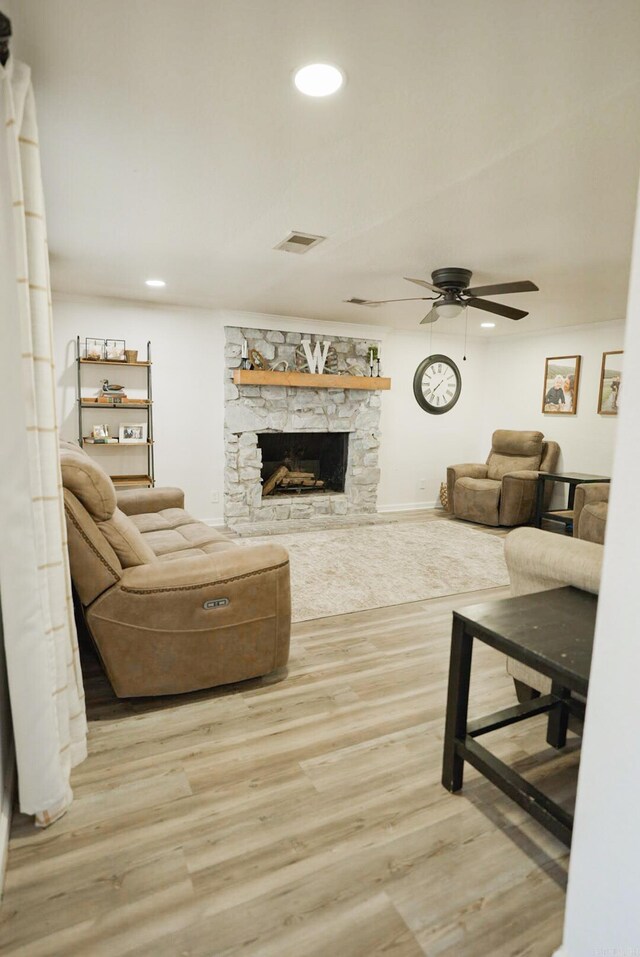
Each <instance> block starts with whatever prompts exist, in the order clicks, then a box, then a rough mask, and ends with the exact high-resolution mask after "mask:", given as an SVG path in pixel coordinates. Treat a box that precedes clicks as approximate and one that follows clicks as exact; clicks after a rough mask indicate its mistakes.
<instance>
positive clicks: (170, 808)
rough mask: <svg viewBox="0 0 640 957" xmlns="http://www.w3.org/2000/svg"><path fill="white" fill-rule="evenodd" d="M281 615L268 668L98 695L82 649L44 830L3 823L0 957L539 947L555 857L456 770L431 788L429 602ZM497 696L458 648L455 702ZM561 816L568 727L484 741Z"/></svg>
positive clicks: (435, 630) (100, 681)
mask: <svg viewBox="0 0 640 957" xmlns="http://www.w3.org/2000/svg"><path fill="white" fill-rule="evenodd" d="M506 594H507V590H506V589H502V588H501V589H492V590H488V591H487V590H486V591H483V592H478V593H476V594H475V595H472V594H467V595H464V596H460V595H458V596H454V597H450V598H440V599H434V600H431V601H425V602H417V603H413V604H409V605H399V606H395V607H391V608H384V609H377V610H375V611H369V612H360V613H357V614H353V615H344V616H341V617H337V618H326V619H321V620H317V621H311V622H304V623H302V624H299V625H296V626H294V633H293V641H292V653H291V661H290V666H289V671H288V674H287V675H286V677H284V678H282V677H281V678H280V679H279V680H275V681H252V682H248V683H245V684H243V685H240V686H234V687H232V688H229V689H224V690H217V691H211V692H206V693H199V694H194V695H189V696H185V697H181V698H171V699H156V700H151V701H138V702H127V701H118V700H117V699H116V698H115V697H114V696H113V694H112V692H111V691H110V688H109V685H108V684H107V682H106V680H105V679H104V677H103V675H102V673H101V671H100V669H99V666H98V664H97V662H96V661H95V659H94V658H93V656H92V655H91V654H86V653H85V656H84V657H85V668H86V675H87V679H86V685H87V699H88V702H89V719H90V738H89V743H90V755H89V758H88V760H87V761H86V762H85V763H84V764H83V765H82V766H81V767H79V768H78V769H77V770H76V771H75V772H74V775H73V789H74V794H75V801H74V804H73V806H72V808H71V810H70V811H69V813H68V814H67V815H66V816H65V818H63V819H62V820H61V821H60V822H58V823H57V824H56V825H55V826H54V827H52V828H51V829H49V830H46V831H39V832H37V831H35V829H34V828H33V826H32V824H31V822H30V820H27V819H26V818H23V817H21V816H20V815H17V816H16V818H15V819H14V825H13V831H12V839H11V844H10V852H9V866H8V872H7V880H6V889H5V899H4V903H3V905H2V908H1V910H0V952H1V953H2V954H3V955H4V957H18V955H20V957H45V955H46V957H62V955H64V957H120V955H125V954H126V955H129V957H142V955H145V957H147V955H153V957H232V955H255V957H299V955H304V957H375V955H383V954H384V955H391V954H393V955H394V957H414V955H424V954H426V955H429V957H489V955H490V957H525V955H526V957H549V955H550V954H551V953H553V950H554V948H555V947H556V946H558V945H559V943H560V941H561V924H562V917H563V909H564V889H565V882H566V873H567V852H566V849H565V848H564V847H563V846H562V845H561V844H559V843H558V842H557V841H556V840H555V839H554V838H552V837H551V836H550V835H549V834H548V833H547V832H546V831H545V830H544V829H543V828H541V827H540V826H539V825H537V824H536V823H535V822H534V821H533V820H532V819H531V818H530V817H529V816H528V815H526V814H525V813H524V812H523V811H521V810H520V809H519V808H517V807H516V806H515V805H513V804H512V803H511V802H510V801H509V800H508V799H507V798H506V797H504V796H502V795H501V794H500V792H498V791H497V790H496V789H495V788H494V787H493V786H492V785H491V784H489V782H487V781H485V780H484V779H482V778H481V777H479V776H478V775H477V774H476V773H475V772H473V771H472V770H468V771H467V773H466V781H465V787H464V789H463V791H462V792H461V793H460V794H458V795H451V794H448V793H447V792H446V791H445V790H444V789H443V788H442V786H441V785H440V762H441V750H442V733H443V715H444V704H445V693H446V676H447V670H448V644H449V642H448V638H449V632H450V620H451V609H452V608H455V607H462V606H463V605H465V604H469V603H472V602H475V601H484V600H487V599H489V598H491V597H505V596H506ZM514 700H515V698H514V692H513V686H512V684H511V681H510V679H508V678H507V676H506V674H505V671H504V659H503V658H502V657H501V656H499V655H498V654H497V653H496V652H493V651H492V650H491V649H488V648H487V647H486V646H482V645H478V646H477V653H476V655H475V660H474V678H473V687H472V708H471V714H472V716H473V715H477V714H482V713H485V712H487V711H490V710H494V709H495V708H497V707H500V706H501V705H504V704H507V703H509V704H510V703H512V702H513V701H514ZM486 740H487V742H488V743H489V744H490V745H491V747H492V748H493V749H494V750H495V751H496V753H498V754H499V755H500V756H502V757H504V758H505V759H506V760H508V761H510V762H513V763H514V764H515V765H516V766H517V767H518V768H519V769H520V770H521V771H523V773H526V775H527V776H528V777H529V778H530V779H531V780H534V781H536V782H537V783H538V784H541V786H542V787H544V788H545V789H546V790H547V791H548V792H549V793H550V794H552V795H553V796H554V797H555V798H556V800H560V802H561V803H564V804H565V806H567V807H571V805H572V801H573V795H574V792H575V782H576V776H577V764H578V751H577V747H576V741H575V739H570V744H569V746H568V747H567V749H566V750H565V752H563V753H562V754H561V755H558V754H557V753H556V752H553V751H552V750H551V749H549V748H548V747H547V745H546V744H545V729H544V722H543V719H542V718H539V719H534V720H532V721H529V722H526V723H524V724H522V725H520V726H515V727H514V728H510V729H505V730H503V731H501V732H498V733H496V734H495V735H492V736H491V737H490V738H488V739H486Z"/></svg>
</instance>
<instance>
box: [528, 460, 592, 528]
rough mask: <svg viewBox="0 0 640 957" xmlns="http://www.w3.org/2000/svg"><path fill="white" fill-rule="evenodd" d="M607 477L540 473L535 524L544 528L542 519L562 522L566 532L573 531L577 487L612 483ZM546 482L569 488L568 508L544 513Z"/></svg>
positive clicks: (581, 473) (579, 473)
mask: <svg viewBox="0 0 640 957" xmlns="http://www.w3.org/2000/svg"><path fill="white" fill-rule="evenodd" d="M610 481H611V479H610V478H608V477H607V476H606V475H589V474H588V473H586V472H538V485H537V488H536V510H535V515H534V519H533V524H534V525H535V527H536V528H542V519H543V518H546V519H548V520H549V521H552V522H562V523H563V524H564V526H565V531H566V532H572V531H573V503H574V500H575V497H576V485H590V484H591V483H592V482H610ZM546 482H564V483H565V484H566V485H568V486H569V495H568V500H567V507H566V509H565V508H560V509H553V510H552V511H548V512H545V511H544V491H545V489H544V487H545V483H546Z"/></svg>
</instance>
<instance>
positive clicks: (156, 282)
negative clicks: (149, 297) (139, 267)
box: [144, 279, 167, 289]
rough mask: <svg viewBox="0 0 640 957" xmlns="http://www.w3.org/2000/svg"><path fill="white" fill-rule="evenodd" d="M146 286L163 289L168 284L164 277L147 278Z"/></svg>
mask: <svg viewBox="0 0 640 957" xmlns="http://www.w3.org/2000/svg"><path fill="white" fill-rule="evenodd" d="M144 284H145V286H151V287H152V288H153V289H163V288H164V286H166V285H167V284H166V282H165V281H164V279H145V281H144Z"/></svg>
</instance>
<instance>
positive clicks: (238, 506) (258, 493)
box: [224, 326, 381, 526]
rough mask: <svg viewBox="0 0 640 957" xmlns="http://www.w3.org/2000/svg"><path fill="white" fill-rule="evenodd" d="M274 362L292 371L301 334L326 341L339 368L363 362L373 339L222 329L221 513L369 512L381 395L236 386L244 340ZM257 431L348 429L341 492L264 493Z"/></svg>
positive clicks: (270, 518)
mask: <svg viewBox="0 0 640 957" xmlns="http://www.w3.org/2000/svg"><path fill="white" fill-rule="evenodd" d="M243 337H244V338H246V339H247V341H248V344H249V348H250V349H257V350H258V351H259V352H261V353H262V355H263V356H264V357H265V359H266V360H267V361H268V362H269V364H272V363H274V362H280V361H282V360H285V361H286V362H287V363H288V364H289V368H290V369H291V370H295V368H296V350H297V347H298V346H299V345H300V343H301V341H302V339H303V338H305V339H311V343H312V349H313V346H314V344H315V342H316V341H318V342H322V341H323V340H325V339H328V338H331V343H332V346H333V348H334V349H335V351H336V353H337V357H338V371H339V372H347V371H348V370H349V369H350V368H353V367H354V365H358V364H360V365H361V366H362V367H363V368H364V367H365V357H366V355H367V348H368V346H369V345H370V344H371V340H365V339H351V338H347V337H344V336H333V337H328V336H308V335H304V337H303V335H301V334H300V333H298V332H278V331H274V330H269V331H267V330H261V329H248V328H239V327H235V326H226V327H225V489H224V515H225V521H226V523H227V524H228V525H230V526H243V525H247V524H252V525H254V524H262V523H268V524H272V523H274V522H279V521H284V522H287V523H288V522H291V521H292V520H305V521H308V520H313V519H319V520H320V519H321V520H322V521H323V522H333V521H340V520H341V519H344V518H347V517H354V518H355V517H356V516H362V517H365V516H367V515H372V514H375V512H376V498H377V490H378V482H379V479H380V470H379V468H378V448H379V444H380V406H381V400H380V395H379V393H377V392H364V391H360V390H354V389H306V388H302V389H301V388H293V387H290V386H286V387H285V386H272V385H269V386H256V385H250V386H247V385H235V384H234V383H233V381H232V379H233V370H234V369H238V368H239V367H240V365H241V361H242V360H241V347H242V339H243ZM260 432H346V433H348V456H347V467H346V472H345V479H344V492H337V493H333V492H321V493H316V492H309V493H306V494H305V495H304V496H301V495H299V494H295V495H291V496H288V495H284V494H281V495H278V496H277V498H272V497H270V496H267V497H266V498H264V499H263V497H262V480H261V470H262V456H261V451H260V448H259V446H258V433H260Z"/></svg>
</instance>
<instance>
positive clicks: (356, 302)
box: [342, 296, 438, 306]
mask: <svg viewBox="0 0 640 957" xmlns="http://www.w3.org/2000/svg"><path fill="white" fill-rule="evenodd" d="M437 298H438V297H437V296H410V297H409V299H356V298H355V297H354V298H353V299H343V300H342V301H343V302H348V303H349V305H351V306H384V304H385V303H387V302H431V301H432V300H433V299H437Z"/></svg>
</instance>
